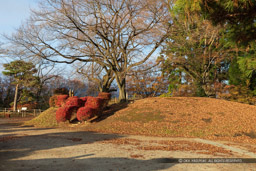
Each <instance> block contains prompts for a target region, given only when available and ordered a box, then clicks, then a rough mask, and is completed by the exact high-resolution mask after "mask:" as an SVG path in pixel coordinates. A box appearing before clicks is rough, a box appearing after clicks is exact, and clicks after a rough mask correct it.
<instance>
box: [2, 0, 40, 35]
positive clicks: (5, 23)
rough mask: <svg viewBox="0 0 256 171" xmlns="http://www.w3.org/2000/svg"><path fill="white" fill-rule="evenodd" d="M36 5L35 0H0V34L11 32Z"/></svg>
mask: <svg viewBox="0 0 256 171" xmlns="http://www.w3.org/2000/svg"><path fill="white" fill-rule="evenodd" d="M36 5H37V0H0V34H3V33H6V34H11V33H12V32H13V31H14V30H15V28H18V27H19V26H20V24H21V22H22V21H25V20H26V18H28V17H29V15H30V8H35V7H36Z"/></svg>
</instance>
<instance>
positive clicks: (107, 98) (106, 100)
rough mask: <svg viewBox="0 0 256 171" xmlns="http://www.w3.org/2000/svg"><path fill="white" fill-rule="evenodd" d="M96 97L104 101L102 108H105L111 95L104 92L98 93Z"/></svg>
mask: <svg viewBox="0 0 256 171" xmlns="http://www.w3.org/2000/svg"><path fill="white" fill-rule="evenodd" d="M98 97H99V98H101V99H104V104H103V108H105V107H107V105H108V103H109V101H110V100H111V94H110V93H106V92H100V93H99V94H98Z"/></svg>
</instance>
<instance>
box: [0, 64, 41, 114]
mask: <svg viewBox="0 0 256 171" xmlns="http://www.w3.org/2000/svg"><path fill="white" fill-rule="evenodd" d="M3 66H4V68H5V71H3V74H4V75H7V76H11V77H13V78H14V82H13V84H15V85H16V88H15V97H14V102H13V110H14V111H16V110H17V101H18V92H19V88H21V89H22V88H23V89H25V88H27V90H23V97H22V95H21V96H20V97H22V99H23V100H26V101H30V100H31V93H28V91H29V88H32V87H34V86H35V85H36V84H37V80H38V79H36V77H35V76H34V74H35V73H36V72H37V70H36V69H35V66H34V64H33V63H31V62H25V61H22V60H16V61H13V62H10V63H8V64H4V65H3Z"/></svg>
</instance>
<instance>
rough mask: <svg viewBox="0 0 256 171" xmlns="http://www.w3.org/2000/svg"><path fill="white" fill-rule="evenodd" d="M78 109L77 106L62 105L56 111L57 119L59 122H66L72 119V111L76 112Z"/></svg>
mask: <svg viewBox="0 0 256 171" xmlns="http://www.w3.org/2000/svg"><path fill="white" fill-rule="evenodd" d="M77 109H78V107H77V106H64V107H60V108H59V109H58V110H57V111H56V120H57V122H65V121H66V120H70V118H71V116H72V113H73V112H76V111H77Z"/></svg>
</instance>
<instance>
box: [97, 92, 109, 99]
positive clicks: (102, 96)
mask: <svg viewBox="0 0 256 171" xmlns="http://www.w3.org/2000/svg"><path fill="white" fill-rule="evenodd" d="M98 97H100V98H103V99H106V100H111V94H110V93H107V92H99V94H98Z"/></svg>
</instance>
